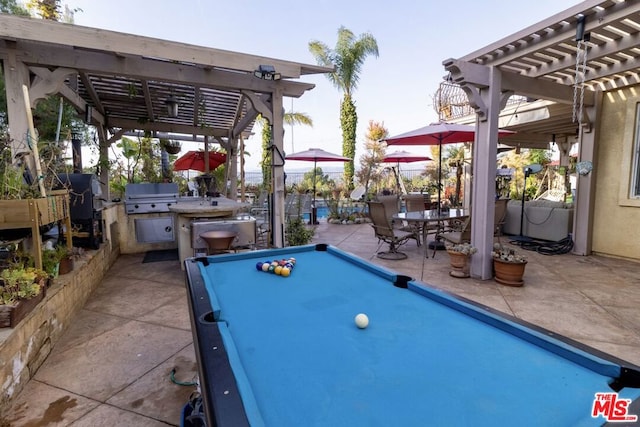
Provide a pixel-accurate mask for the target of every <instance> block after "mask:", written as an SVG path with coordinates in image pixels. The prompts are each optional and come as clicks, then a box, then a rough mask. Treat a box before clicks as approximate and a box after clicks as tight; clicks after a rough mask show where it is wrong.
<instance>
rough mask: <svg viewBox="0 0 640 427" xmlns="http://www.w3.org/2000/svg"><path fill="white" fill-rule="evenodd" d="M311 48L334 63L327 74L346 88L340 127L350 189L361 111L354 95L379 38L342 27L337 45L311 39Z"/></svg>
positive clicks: (324, 62) (320, 61)
mask: <svg viewBox="0 0 640 427" xmlns="http://www.w3.org/2000/svg"><path fill="white" fill-rule="evenodd" d="M309 51H310V52H311V53H312V54H313V56H315V58H316V61H317V62H318V64H319V65H323V66H326V67H334V69H335V71H334V72H333V73H330V74H327V75H326V76H327V78H328V79H329V80H330V81H331V83H333V85H334V86H335V87H337V88H338V90H341V91H343V92H344V97H343V99H342V103H341V104H340V127H341V128H342V155H343V156H345V157H349V158H350V159H351V161H350V162H347V163H346V164H345V166H344V182H345V185H346V186H347V188H348V190H349V191H351V190H353V174H354V169H355V168H354V163H353V159H354V157H355V154H356V126H357V124H358V114H357V113H356V106H355V103H354V102H353V99H352V98H351V93H352V92H353V90H355V89H356V87H357V85H358V81H359V80H360V71H362V64H363V63H364V60H365V58H366V57H367V56H368V55H375V56H376V57H377V56H378V42H377V41H376V39H375V38H374V37H373V36H372V35H371V34H370V33H364V34H361V35H360V36H359V37H358V38H356V37H355V35H354V34H353V32H351V31H350V30H348V29H347V28H345V27H340V28H339V29H338V41H337V42H336V47H335V49H329V47H328V46H327V45H326V44H324V43H322V42H320V41H317V40H314V41H311V42H309Z"/></svg>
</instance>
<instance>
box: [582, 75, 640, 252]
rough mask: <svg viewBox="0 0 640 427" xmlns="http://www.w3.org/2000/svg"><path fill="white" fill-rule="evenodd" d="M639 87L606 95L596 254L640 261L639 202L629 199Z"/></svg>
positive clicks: (595, 221) (600, 139)
mask: <svg viewBox="0 0 640 427" xmlns="http://www.w3.org/2000/svg"><path fill="white" fill-rule="evenodd" d="M638 103H640V86H635V87H631V88H626V89H622V90H619V91H612V92H607V93H606V94H605V96H604V97H603V105H602V110H601V116H600V120H599V124H598V126H599V129H598V140H597V150H598V151H597V162H594V163H595V164H594V167H595V170H596V181H595V182H596V190H595V207H594V217H593V246H592V249H593V252H594V253H600V254H606V255H613V256H618V257H625V258H633V259H637V260H640V199H631V198H629V180H630V176H631V165H632V160H633V156H632V148H633V142H634V138H635V135H634V132H635V127H636V123H635V112H636V105H637V104H638Z"/></svg>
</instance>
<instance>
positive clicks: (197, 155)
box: [173, 151, 227, 172]
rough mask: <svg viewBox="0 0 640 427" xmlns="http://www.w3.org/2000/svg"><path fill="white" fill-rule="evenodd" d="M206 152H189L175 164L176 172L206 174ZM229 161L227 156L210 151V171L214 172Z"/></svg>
mask: <svg viewBox="0 0 640 427" xmlns="http://www.w3.org/2000/svg"><path fill="white" fill-rule="evenodd" d="M204 160H205V157H204V151H188V152H187V153H186V154H184V155H183V156H181V157H180V158H178V160H176V161H175V163H174V164H173V170H174V171H186V170H195V171H200V172H206V171H205V170H204ZM226 160H227V155H226V154H224V153H218V152H216V151H209V170H210V171H212V170H214V169H215V168H217V167H218V166H220V165H221V164H224V162H225V161H226Z"/></svg>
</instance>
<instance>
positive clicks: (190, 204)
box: [169, 197, 251, 269]
mask: <svg viewBox="0 0 640 427" xmlns="http://www.w3.org/2000/svg"><path fill="white" fill-rule="evenodd" d="M211 202H217V206H213V205H212V204H211ZM250 206H251V204H250V203H241V202H236V201H235V200H231V199H227V198H226V197H210V198H209V200H206V199H202V198H191V197H181V198H179V199H178V202H177V203H176V204H173V205H171V206H169V211H171V212H173V213H174V214H175V215H176V219H177V221H176V223H177V237H178V254H179V257H180V265H181V267H182V269H184V264H183V263H184V260H185V259H186V258H189V257H192V256H193V248H192V247H191V221H193V220H195V219H196V218H200V219H203V218H216V219H222V218H227V217H233V216H234V215H236V214H237V213H238V211H239V210H240V209H243V208H249V207H250Z"/></svg>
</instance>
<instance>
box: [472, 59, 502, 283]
mask: <svg viewBox="0 0 640 427" xmlns="http://www.w3.org/2000/svg"><path fill="white" fill-rule="evenodd" d="M500 79H501V72H500V70H498V69H497V68H496V67H490V69H489V86H488V87H486V88H482V89H481V90H480V96H481V99H482V100H483V102H484V107H485V111H484V114H483V115H478V116H477V117H476V137H475V141H474V144H473V178H474V179H473V180H474V184H475V185H473V188H472V190H471V191H472V200H471V203H472V208H471V214H472V215H471V244H473V245H474V246H475V247H477V248H478V254H477V256H473V257H472V258H471V269H470V273H471V276H472V277H475V278H479V279H482V280H487V279H491V277H493V271H492V263H493V261H492V258H491V251H492V250H493V233H494V227H493V223H494V213H495V199H496V185H495V182H496V168H497V162H496V156H497V154H498V116H499V114H500V103H501V97H500V95H501V85H500V83H501V82H500ZM481 117H483V118H484V119H485V120H480V118H481Z"/></svg>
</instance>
